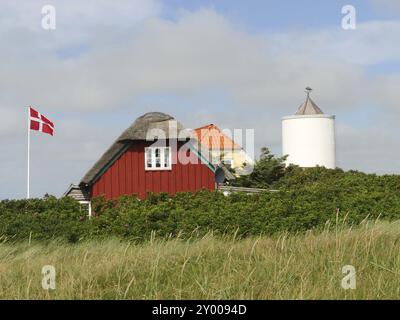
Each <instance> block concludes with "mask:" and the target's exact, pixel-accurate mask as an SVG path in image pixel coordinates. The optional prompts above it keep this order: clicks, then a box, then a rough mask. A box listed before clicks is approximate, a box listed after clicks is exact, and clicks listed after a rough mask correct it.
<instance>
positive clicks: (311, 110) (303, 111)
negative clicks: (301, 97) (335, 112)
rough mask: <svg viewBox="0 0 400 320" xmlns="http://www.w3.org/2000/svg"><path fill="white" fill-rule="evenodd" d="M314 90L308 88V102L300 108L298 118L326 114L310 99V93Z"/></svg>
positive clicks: (297, 113)
mask: <svg viewBox="0 0 400 320" xmlns="http://www.w3.org/2000/svg"><path fill="white" fill-rule="evenodd" d="M311 91H312V89H311V88H310V87H307V88H306V92H307V98H306V101H304V103H303V104H302V105H301V106H300V107H299V109H298V110H297V112H296V113H295V115H296V116H305V115H312V114H324V113H323V111H322V110H321V109H320V108H319V107H318V106H317V104H316V103H315V102H314V101H313V100H312V99H311V98H310V92H311Z"/></svg>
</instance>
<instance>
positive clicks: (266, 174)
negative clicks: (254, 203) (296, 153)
mask: <svg viewBox="0 0 400 320" xmlns="http://www.w3.org/2000/svg"><path fill="white" fill-rule="evenodd" d="M286 158H287V156H283V157H277V156H275V155H274V154H272V153H271V151H270V150H269V149H268V148H266V147H263V148H261V154H260V158H259V160H257V161H256V162H255V164H254V168H253V171H252V172H251V173H250V174H249V175H242V176H239V177H238V178H237V179H235V180H234V181H232V182H231V185H233V186H238V187H254V188H269V187H271V186H272V185H273V184H274V183H275V182H276V181H278V180H279V179H281V178H282V177H283V176H284V175H285V172H286V165H285V161H286ZM289 170H290V169H289Z"/></svg>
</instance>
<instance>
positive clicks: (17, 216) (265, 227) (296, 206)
mask: <svg viewBox="0 0 400 320" xmlns="http://www.w3.org/2000/svg"><path fill="white" fill-rule="evenodd" d="M275 188H278V189H279V191H278V192H265V193H261V194H256V195H247V194H240V193H237V194H231V195H230V196H224V195H223V194H222V193H220V192H209V191H202V192H198V193H196V194H191V193H180V194H177V195H176V196H174V197H168V196H167V195H165V194H160V195H157V196H155V195H149V198H148V199H147V200H145V201H140V200H138V199H137V198H136V197H134V196H124V197H121V198H120V199H118V200H115V201H106V200H105V199H103V198H97V199H95V200H94V201H93V211H94V216H93V218H92V219H90V220H89V219H88V218H87V217H86V215H85V212H82V211H80V207H79V204H78V203H76V202H75V201H74V200H72V199H69V198H63V199H56V198H54V197H49V198H47V199H41V200H39V199H34V200H28V201H27V200H6V201H1V202H0V235H3V236H6V237H8V238H12V239H18V240H20V239H28V238H29V237H31V238H32V239H40V240H46V239H51V238H63V239H67V240H69V241H71V242H74V241H77V240H79V239H88V238H98V237H108V236H117V237H124V238H129V239H132V240H135V239H136V240H143V239H147V238H149V237H150V236H151V234H152V232H155V233H156V235H159V236H168V235H173V236H176V235H178V234H180V235H181V236H182V237H190V236H191V234H193V232H194V231H195V233H196V234H197V235H202V234H204V233H206V232H208V231H210V230H213V231H214V232H215V233H216V234H226V233H230V234H232V233H235V232H237V233H238V235H240V236H248V235H259V234H273V233H276V232H280V231H285V230H287V231H291V232H302V231H305V230H309V229H312V228H317V227H323V226H324V225H325V224H326V222H327V221H328V220H330V221H332V222H334V221H335V220H336V213H337V212H338V210H339V217H340V219H341V220H342V219H343V218H344V216H347V218H346V222H347V223H349V224H353V223H360V222H361V221H362V220H363V219H365V218H366V217H367V216H368V217H369V218H370V219H376V218H377V217H378V216H380V218H381V219H385V220H394V219H400V176H396V175H390V176H389V175H387V176H377V175H367V174H364V173H360V172H354V171H352V172H344V171H342V170H339V169H338V170H327V169H324V168H314V169H307V170H301V169H296V168H294V169H293V170H292V171H291V172H288V173H287V174H286V175H285V177H284V178H282V179H281V180H280V181H279V182H278V183H277V184H276V185H275Z"/></svg>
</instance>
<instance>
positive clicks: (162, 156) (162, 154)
mask: <svg viewBox="0 0 400 320" xmlns="http://www.w3.org/2000/svg"><path fill="white" fill-rule="evenodd" d="M156 149H159V150H160V164H161V166H160V167H156ZM167 149H168V151H169V152H168V155H169V157H168V167H166V166H165V150H167ZM149 150H150V151H151V167H148V166H147V160H148V152H149ZM144 169H145V170H146V171H164V170H171V169H172V152H171V147H146V148H144Z"/></svg>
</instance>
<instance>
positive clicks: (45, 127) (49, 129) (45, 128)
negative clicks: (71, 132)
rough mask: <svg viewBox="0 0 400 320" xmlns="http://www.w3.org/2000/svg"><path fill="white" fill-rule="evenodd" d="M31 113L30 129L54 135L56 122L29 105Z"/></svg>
mask: <svg viewBox="0 0 400 320" xmlns="http://www.w3.org/2000/svg"><path fill="white" fill-rule="evenodd" d="M29 114H30V126H29V127H30V129H31V130H35V131H41V132H43V133H47V134H49V135H51V136H52V135H53V132H54V124H53V122H51V121H50V120H49V119H47V118H46V117H45V116H44V115H42V114H40V113H39V112H37V111H36V110H35V109H33V108H32V107H29Z"/></svg>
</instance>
